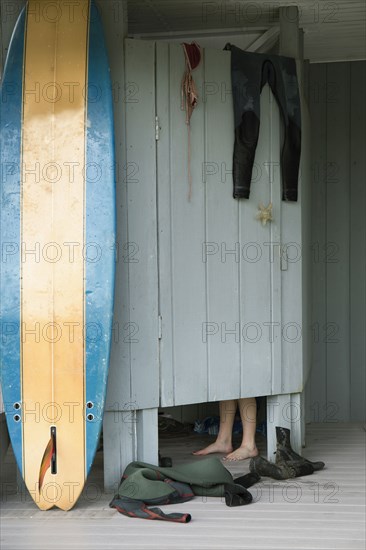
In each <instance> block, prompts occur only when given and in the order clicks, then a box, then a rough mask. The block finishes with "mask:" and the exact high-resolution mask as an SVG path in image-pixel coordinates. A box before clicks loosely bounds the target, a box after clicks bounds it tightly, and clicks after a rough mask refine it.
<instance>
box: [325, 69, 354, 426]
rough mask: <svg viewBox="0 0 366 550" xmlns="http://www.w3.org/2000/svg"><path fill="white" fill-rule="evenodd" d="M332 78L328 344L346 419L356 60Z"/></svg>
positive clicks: (332, 385)
mask: <svg viewBox="0 0 366 550" xmlns="http://www.w3.org/2000/svg"><path fill="white" fill-rule="evenodd" d="M327 82H329V83H331V82H336V83H337V85H336V89H335V95H334V98H333V101H328V103H327V124H328V132H327V166H328V168H329V170H328V174H327V176H328V177H327V211H328V213H329V214H328V215H327V241H328V243H331V245H332V246H333V247H334V248H335V250H336V251H337V252H336V255H335V256H333V255H331V257H330V258H329V259H328V263H327V323H328V324H329V323H333V324H334V325H333V326H334V327H335V328H336V334H334V335H333V334H331V335H330V337H329V338H328V346H327V401H328V403H329V402H330V403H334V406H335V408H336V410H337V411H338V418H339V419H340V420H345V419H347V418H349V413H350V382H349V371H348V369H347V368H346V365H349V352H350V348H349V292H350V276H349V269H350V268H349V238H350V235H349V222H350V218H349V204H350V183H349V158H350V143H349V119H350V105H349V98H350V65H349V64H347V63H339V64H334V65H333V64H329V65H328V66H327ZM342 136H344V137H345V138H346V139H343V137H342Z"/></svg>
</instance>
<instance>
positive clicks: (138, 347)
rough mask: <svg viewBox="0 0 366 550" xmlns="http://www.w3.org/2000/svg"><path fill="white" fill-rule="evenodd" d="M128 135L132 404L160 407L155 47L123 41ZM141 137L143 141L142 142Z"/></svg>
mask: <svg viewBox="0 0 366 550" xmlns="http://www.w3.org/2000/svg"><path fill="white" fill-rule="evenodd" d="M125 44H126V60H125V71H126V75H125V79H126V133H127V136H128V144H127V204H128V245H127V247H126V248H125V250H124V254H123V255H124V261H126V262H127V264H128V273H129V275H128V276H129V297H130V321H129V326H128V328H127V333H126V336H125V339H124V342H125V345H128V346H129V347H130V353H131V375H130V376H131V403H134V404H135V407H134V408H136V409H144V408H154V407H157V406H158V404H159V361H158V275H157V218H156V141H155V43H154V42H150V41H138V40H126V43H125ZM142 136H143V139H142Z"/></svg>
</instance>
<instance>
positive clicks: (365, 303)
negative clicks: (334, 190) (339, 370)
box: [350, 63, 366, 420]
mask: <svg viewBox="0 0 366 550" xmlns="http://www.w3.org/2000/svg"><path fill="white" fill-rule="evenodd" d="M350 71H351V75H350V76H351V91H350V94H351V95H350V105H351V106H352V109H351V113H350V209H351V210H350V265H351V269H350V405H351V411H350V419H355V420H362V419H365V418H366V401H365V388H366V368H365V367H366V338H365V335H366V216H365V212H366V186H365V174H366V160H365V159H366V156H365V149H366V109H365V97H366V63H352V64H350Z"/></svg>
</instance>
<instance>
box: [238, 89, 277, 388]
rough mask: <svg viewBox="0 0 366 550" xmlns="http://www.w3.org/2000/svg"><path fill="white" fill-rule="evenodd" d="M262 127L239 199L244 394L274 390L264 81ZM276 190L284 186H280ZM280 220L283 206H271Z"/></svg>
mask: <svg viewBox="0 0 366 550" xmlns="http://www.w3.org/2000/svg"><path fill="white" fill-rule="evenodd" d="M260 109H261V115H260V122H261V123H260V131H259V139H258V145H257V149H256V154H255V161H254V167H253V175H252V182H251V190H250V199H249V200H244V199H243V200H241V201H240V205H239V220H238V223H239V242H240V250H241V255H242V258H241V263H240V264H239V265H240V274H239V276H240V329H241V340H240V343H241V371H242V379H241V396H243V397H244V396H245V397H251V396H259V395H269V394H271V392H272V386H271V384H272V341H273V338H272V331H271V323H272V315H271V266H272V262H273V255H272V249H273V247H272V244H271V243H272V237H271V224H270V223H267V225H266V226H263V225H262V224H261V222H260V221H259V220H257V219H256V216H257V214H258V206H259V204H260V203H263V205H265V206H268V204H269V203H270V201H271V200H272V193H271V182H272V181H273V177H272V176H273V170H272V168H273V167H272V166H271V164H270V161H271V158H270V154H269V150H270V147H271V125H270V121H271V109H272V98H271V96H270V91H269V87H268V85H266V86H265V87H264V88H263V90H262V94H261V99H260ZM278 196H280V192H279V189H278ZM273 215H274V217H276V218H277V221H278V220H279V212H278V210H276V208H274V209H273Z"/></svg>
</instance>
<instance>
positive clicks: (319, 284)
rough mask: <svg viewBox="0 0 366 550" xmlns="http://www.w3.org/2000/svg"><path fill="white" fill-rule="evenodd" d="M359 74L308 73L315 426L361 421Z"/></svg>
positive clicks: (330, 69)
mask: <svg viewBox="0 0 366 550" xmlns="http://www.w3.org/2000/svg"><path fill="white" fill-rule="evenodd" d="M364 73H365V63H364V62H357V63H343V64H335V65H333V64H332V65H317V66H311V71H310V78H311V85H310V92H311V98H312V101H311V115H312V120H313V147H312V150H313V168H314V179H313V200H312V211H313V239H312V240H313V256H314V257H313V288H314V293H313V309H314V312H313V330H314V361H313V363H314V364H313V370H312V373H311V377H310V385H309V397H308V412H307V416H308V418H309V419H310V420H315V421H323V422H335V421H340V420H351V419H353V420H364V419H365V394H364V391H363V388H364V385H365V338H364V335H365V322H366V305H365V283H364V281H365V249H366V237H365V215H364V212H365V189H364V177H365V164H364V153H363V152H364V149H365V110H364V92H365V88H364V86H365V84H364V81H365V76H364ZM337 340H338V341H337Z"/></svg>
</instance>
